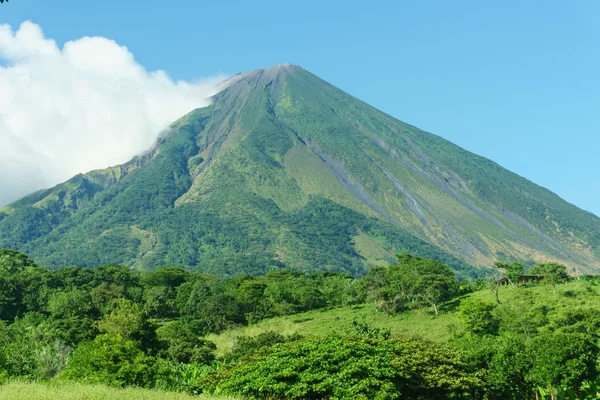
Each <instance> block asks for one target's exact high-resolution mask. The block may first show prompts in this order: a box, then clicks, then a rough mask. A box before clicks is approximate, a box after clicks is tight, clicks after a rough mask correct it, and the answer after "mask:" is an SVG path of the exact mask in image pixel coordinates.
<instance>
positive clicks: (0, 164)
mask: <svg viewBox="0 0 600 400" xmlns="http://www.w3.org/2000/svg"><path fill="white" fill-rule="evenodd" d="M0 59H2V60H3V61H4V63H3V64H0V206H2V205H5V204H8V203H9V202H11V201H14V200H17V199H19V198H20V197H22V196H24V195H27V194H29V193H30V192H33V191H35V190H37V189H41V188H46V187H51V186H53V185H55V184H57V183H60V182H63V181H65V180H67V179H69V178H70V177H72V176H73V175H76V174H77V173H80V172H88V171H90V170H93V169H98V168H105V167H108V166H111V165H116V164H121V163H123V162H126V161H128V160H129V159H131V158H132V157H133V156H135V155H137V154H140V153H142V152H143V151H145V150H146V149H148V148H150V147H151V146H152V144H153V143H154V141H155V140H156V138H157V137H158V135H159V133H160V131H161V130H162V129H164V128H166V127H167V126H168V124H169V123H171V122H173V121H175V120H176V119H177V118H179V117H181V116H183V115H184V114H186V113H188V112H189V111H191V110H193V109H195V108H198V107H204V106H207V105H209V104H210V96H212V95H214V94H216V93H217V92H218V91H219V89H220V87H221V85H220V83H221V82H222V81H223V78H224V77H223V76H219V77H214V78H210V79H205V80H202V81H198V82H183V81H177V82H176V81H174V80H173V79H171V78H170V77H169V76H168V75H167V74H166V73H165V72H163V71H146V70H145V69H144V67H142V66H141V65H140V64H138V63H137V62H136V61H135V59H134V57H133V54H131V53H130V52H129V51H128V50H127V48H126V47H124V46H120V45H119V44H117V43H116V42H114V41H112V40H109V39H106V38H103V37H83V38H81V39H77V40H74V41H70V42H67V43H65V45H64V46H63V48H62V49H61V48H59V47H58V46H57V44H56V42H55V41H54V40H51V39H48V38H46V37H44V34H43V32H42V30H41V28H40V27H39V26H38V25H36V24H34V23H32V22H24V23H23V24H21V26H20V27H19V29H18V30H17V31H13V30H12V29H11V27H10V26H8V25H0ZM2 65H4V66H2Z"/></svg>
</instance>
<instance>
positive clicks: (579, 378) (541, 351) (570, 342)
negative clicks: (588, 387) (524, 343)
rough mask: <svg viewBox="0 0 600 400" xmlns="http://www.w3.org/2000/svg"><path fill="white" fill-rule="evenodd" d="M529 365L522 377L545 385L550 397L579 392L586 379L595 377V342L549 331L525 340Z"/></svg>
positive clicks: (539, 385)
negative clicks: (527, 342) (528, 354)
mask: <svg viewBox="0 0 600 400" xmlns="http://www.w3.org/2000/svg"><path fill="white" fill-rule="evenodd" d="M528 347H529V353H530V358H531V367H530V368H529V369H528V371H527V374H526V376H525V378H526V379H527V381H529V382H530V383H531V384H532V385H533V387H535V388H538V387H541V388H545V389H547V390H548V392H549V393H550V395H551V398H552V399H555V398H557V395H558V394H560V393H568V392H574V394H575V395H576V396H577V398H579V392H580V391H581V388H582V385H583V384H584V382H586V381H594V380H596V379H597V378H598V370H597V360H598V343H597V340H594V338H593V337H592V336H590V335H585V334H581V333H560V332H552V333H545V334H541V335H539V336H537V337H535V338H533V339H532V340H531V342H530V343H529V346H528Z"/></svg>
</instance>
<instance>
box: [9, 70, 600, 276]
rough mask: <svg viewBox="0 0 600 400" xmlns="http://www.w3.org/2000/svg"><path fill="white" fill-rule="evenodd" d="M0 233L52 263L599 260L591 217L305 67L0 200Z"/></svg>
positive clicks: (210, 268)
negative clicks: (123, 154) (143, 150)
mask: <svg viewBox="0 0 600 400" xmlns="http://www.w3.org/2000/svg"><path fill="white" fill-rule="evenodd" d="M0 246H3V247H8V248H15V249H19V250H24V251H26V252H28V253H29V254H30V255H31V256H32V257H34V259H35V260H36V261H38V262H39V263H40V264H42V265H48V266H50V267H60V266H67V265H81V266H97V265H102V264H106V263H118V264H123V265H127V266H130V267H132V268H135V269H138V270H144V269H153V268H156V267H158V266H161V265H181V266H185V267H186V268H188V269H190V270H197V271H205V272H212V273H216V274H218V275H220V276H231V275H234V274H236V273H240V272H246V273H252V274H259V273H264V272H265V271H268V270H273V269H279V268H284V267H285V268H293V269H296V270H301V271H314V270H322V271H346V272H349V273H351V274H353V275H357V276H359V275H362V274H364V273H365V272H366V270H367V266H368V265H372V264H378V265H385V264H389V263H391V262H393V261H394V254H395V253H404V252H409V253H412V254H415V255H420V256H424V257H428V258H434V259H437V260H440V261H442V262H444V263H447V264H449V265H451V266H452V267H453V268H454V269H455V270H457V271H460V272H461V274H462V275H463V276H473V275H475V274H476V273H477V270H476V268H486V267H490V266H491V264H492V262H493V261H495V260H499V261H505V262H510V261H515V260H519V261H524V262H527V263H530V264H532V265H533V264H534V263H536V262H546V261H558V262H561V263H564V264H566V265H567V266H569V267H571V268H573V269H577V270H580V271H584V272H589V271H596V270H598V268H600V261H599V260H600V219H599V218H598V217H596V216H594V215H593V214H591V213H588V212H585V211H583V210H580V209H578V208H577V207H575V206H573V205H571V204H569V203H567V202H565V201H564V200H562V199H560V198H559V197H558V196H556V195H555V194H553V193H551V192H550V191H548V190H546V189H544V188H542V187H539V186H537V185H535V184H534V183H532V182H529V181H527V180H526V179H524V178H522V177H519V176H517V175H515V174H513V173H511V172H509V171H507V170H505V169H503V168H502V167H500V166H499V165H497V164H495V163H493V162H491V161H489V160H486V159H484V158H482V157H479V156H477V155H475V154H472V153H469V152H467V151H465V150H463V149H461V148H459V147H457V146H455V145H453V144H452V143H450V142H448V141H446V140H444V139H442V138H440V137H438V136H435V135H432V134H429V133H427V132H423V131H421V130H419V129H418V128H415V127H413V126H411V125H408V124H406V123H403V122H401V121H398V120H397V119H395V118H392V117H391V116H389V115H386V114H384V113H382V112H380V111H378V110H376V109H374V108H373V107H370V106H369V105H367V104H365V103H363V102H361V101H360V100H358V99H356V98H354V97H352V96H350V95H348V94H346V93H344V92H343V91H341V90H339V89H337V88H335V87H333V86H332V85H330V84H328V83H326V82H324V81H323V80H321V79H319V78H318V77H316V76H314V75H312V74H311V73H310V72H308V71H306V70H304V69H302V68H300V67H297V66H292V65H280V66H276V67H272V68H268V69H264V70H257V71H252V72H248V73H244V74H240V75H237V76H235V77H234V78H232V79H231V80H230V82H228V85H227V88H226V89H225V90H224V91H222V92H221V93H219V94H218V95H217V96H215V98H214V102H213V104H212V105H211V106H209V107H206V108H202V109H198V110H195V111H193V112H191V113H190V114H188V115H186V116H184V117H182V118H181V119H180V120H178V121H177V122H175V123H174V124H173V125H172V126H171V127H170V130H169V131H168V132H167V133H166V134H165V135H164V136H163V137H162V138H161V139H160V140H159V141H158V142H157V144H156V146H155V147H154V148H153V149H151V150H150V151H149V152H148V153H147V154H145V155H143V156H140V157H136V158H135V159H133V160H131V161H130V162H128V163H126V164H124V165H121V166H116V167H113V168H109V169H106V170H102V171H93V172H90V173H87V174H83V175H78V176H76V177H74V178H72V179H71V180H69V181H68V182H66V183H64V184H61V185H58V186H56V187H55V188H52V189H49V190H46V191H40V192H37V193H35V194H32V195H31V196H28V197H26V198H24V199H22V200H20V201H18V202H16V203H14V204H12V205H10V206H8V207H5V208H3V209H0Z"/></svg>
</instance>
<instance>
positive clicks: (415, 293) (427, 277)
mask: <svg viewBox="0 0 600 400" xmlns="http://www.w3.org/2000/svg"><path fill="white" fill-rule="evenodd" d="M361 284H362V285H361V286H362V288H361V292H362V296H363V298H364V299H368V300H370V301H374V302H375V303H376V304H377V305H378V307H379V308H380V309H382V310H385V311H387V312H398V311H402V310H406V309H409V308H417V307H422V306H423V305H430V306H432V307H433V309H434V311H435V314H436V315H438V312H439V309H438V305H439V304H440V303H441V302H444V301H447V300H450V299H451V298H452V297H453V296H455V295H457V294H458V289H459V286H458V282H457V281H456V280H455V279H454V272H453V271H452V270H451V269H450V268H449V267H448V266H447V265H444V264H441V263H440V262H438V261H435V260H428V259H424V258H421V257H413V256H410V255H402V256H398V264H396V265H392V266H390V267H388V268H372V269H371V270H370V271H369V273H368V275H367V276H366V277H365V278H364V279H363V280H362V282H361Z"/></svg>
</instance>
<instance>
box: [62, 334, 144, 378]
mask: <svg viewBox="0 0 600 400" xmlns="http://www.w3.org/2000/svg"><path fill="white" fill-rule="evenodd" d="M155 375H156V365H155V361H154V359H153V358H151V357H148V356H146V355H145V354H144V353H143V352H142V351H141V350H140V349H139V347H138V344H137V343H136V342H135V341H133V340H126V339H124V338H122V337H121V336H119V335H109V334H104V335H99V336H97V337H96V338H95V339H94V340H92V341H89V342H84V343H81V344H80V345H79V346H78V347H77V349H76V350H75V351H74V352H73V354H72V355H71V357H70V358H69V362H68V364H67V368H66V369H65V370H64V371H63V372H62V374H61V376H62V377H63V378H65V379H70V380H76V381H80V382H87V383H101V384H105V385H109V386H119V387H122V386H142V387H148V386H151V385H152V384H153V382H154V378H155Z"/></svg>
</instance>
